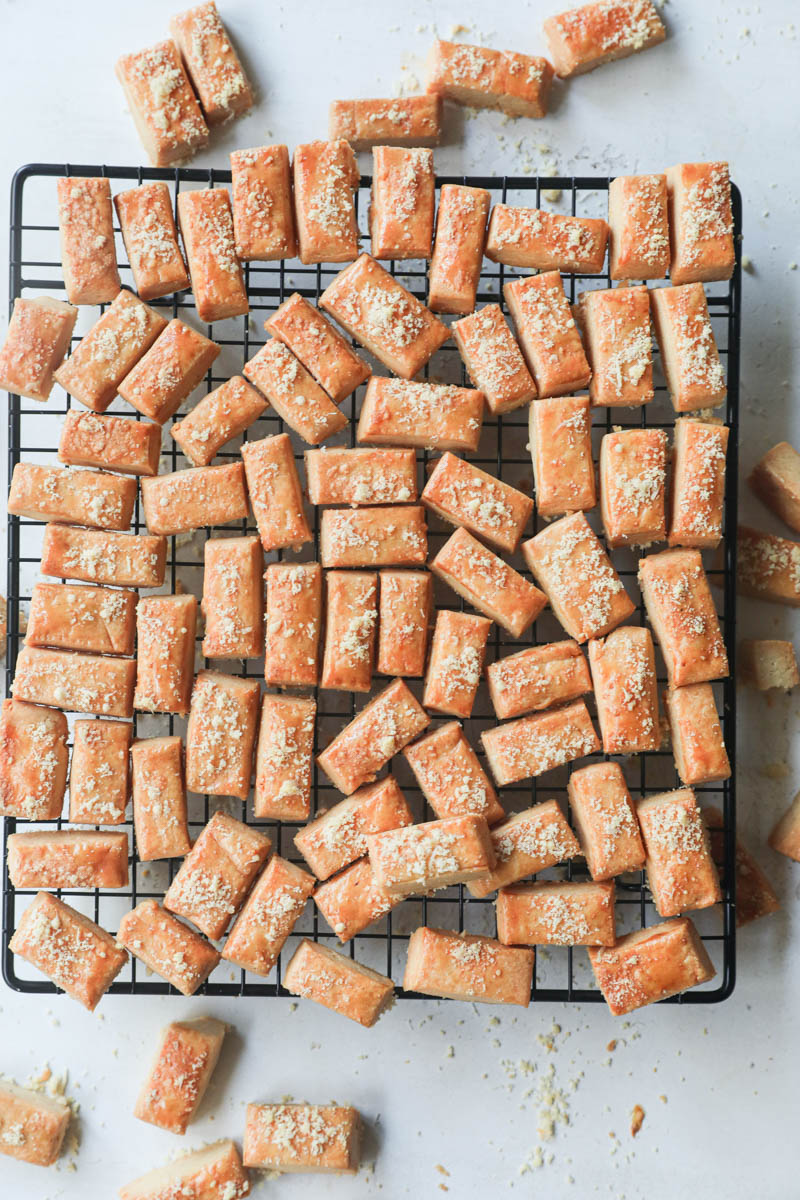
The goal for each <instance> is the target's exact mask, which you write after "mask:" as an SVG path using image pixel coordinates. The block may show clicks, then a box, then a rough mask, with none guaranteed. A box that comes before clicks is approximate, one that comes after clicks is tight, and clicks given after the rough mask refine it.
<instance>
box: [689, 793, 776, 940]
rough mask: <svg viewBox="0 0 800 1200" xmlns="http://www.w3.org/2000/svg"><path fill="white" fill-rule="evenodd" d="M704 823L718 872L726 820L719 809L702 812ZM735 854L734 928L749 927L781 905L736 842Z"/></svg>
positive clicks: (753, 863) (750, 856) (722, 855)
mask: <svg viewBox="0 0 800 1200" xmlns="http://www.w3.org/2000/svg"><path fill="white" fill-rule="evenodd" d="M703 820H704V821H705V823H706V825H707V826H708V832H709V837H710V839H711V854H712V857H713V859H714V861H715V863H716V864H717V868H718V870H719V871H720V872H722V871H723V870H724V866H725V840H726V836H727V834H726V830H725V818H724V817H723V815H722V813H721V812H720V811H719V809H718V808H704V809H703ZM735 853H736V865H735V875H736V928H737V929H739V928H741V926H742V925H749V924H750V922H751V921H758V920H760V918H761V917H768V916H770V914H771V913H774V912H777V911H778V910H779V909H780V907H781V902H780V900H779V899H778V897H777V896H776V895H775V891H774V889H773V887H772V884H771V883H770V881H769V879H768V878H767V876H766V875H765V874H764V872H763V871H762V869H761V867H760V866H759V865H758V863H757V862H756V860H755V858H753V855H752V854H751V853H750V851H749V850H748V849H747V847H746V846H744V845H743V844H742V843H741V842H740V841H739V839H738V838H736V841H735Z"/></svg>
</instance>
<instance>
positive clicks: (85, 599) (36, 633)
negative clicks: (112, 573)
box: [25, 583, 137, 655]
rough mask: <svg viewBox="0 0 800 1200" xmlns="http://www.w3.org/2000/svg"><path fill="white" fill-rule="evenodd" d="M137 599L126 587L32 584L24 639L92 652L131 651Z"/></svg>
mask: <svg viewBox="0 0 800 1200" xmlns="http://www.w3.org/2000/svg"><path fill="white" fill-rule="evenodd" d="M136 600H137V596H136V593H135V592H131V591H127V590H126V591H116V590H114V589H112V588H98V587H81V586H80V585H78V584H72V583H35V584H34V585H33V590H32V592H31V606H30V611H29V613H28V628H27V630H26V632H25V642H26V644H27V645H28V646H54V647H56V648H57V649H59V650H88V651H89V653H91V654H125V655H129V654H133V647H134V640H135V635H136Z"/></svg>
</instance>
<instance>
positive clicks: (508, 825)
mask: <svg viewBox="0 0 800 1200" xmlns="http://www.w3.org/2000/svg"><path fill="white" fill-rule="evenodd" d="M490 835H491V841H492V847H493V849H494V853H495V858H496V863H495V866H494V868H493V870H492V871H490V873H489V874H488V875H486V876H484V878H483V879H480V880H478V881H477V882H475V883H470V884H469V890H470V892H471V893H472V895H473V896H476V897H479V898H481V897H483V896H488V895H489V894H490V892H494V891H496V890H497V889H498V888H502V887H505V886H506V885H507V884H510V883H516V881H517V880H518V879H524V878H525V876H526V875H536V874H537V872H539V871H543V870H545V868H546V867H553V866H555V864H556V863H560V862H565V861H566V860H567V859H570V858H574V857H575V856H576V855H577V854H580V846H579V845H578V842H577V840H576V838H575V835H574V833H573V832H572V830H571V829H570V827H569V825H568V824H567V822H566V820H565V818H564V814H563V813H562V812H561V809H560V808H559V806H558V802H557V801H556V800H545V801H544V802H543V803H541V804H534V806H533V807H532V808H529V809H526V810H525V811H524V812H520V813H514V814H513V816H510V817H507V818H506V820H505V821H503V822H502V823H501V824H500V825H495V827H494V829H492V830H491V831H490Z"/></svg>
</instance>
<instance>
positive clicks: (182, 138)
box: [114, 39, 208, 167]
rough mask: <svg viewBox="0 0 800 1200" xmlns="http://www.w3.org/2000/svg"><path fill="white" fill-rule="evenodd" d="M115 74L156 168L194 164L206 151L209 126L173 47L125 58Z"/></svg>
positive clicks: (166, 44)
mask: <svg viewBox="0 0 800 1200" xmlns="http://www.w3.org/2000/svg"><path fill="white" fill-rule="evenodd" d="M114 69H115V71H116V75H117V79H118V80H119V81H120V83H121V84H122V90H123V91H124V93H125V99H126V100H127V103H128V108H129V110H130V114H131V116H132V117H133V123H134V125H135V126H136V132H137V133H138V134H139V137H140V139H141V142H142V145H143V146H144V148H145V151H146V153H147V156H148V158H149V159H150V162H151V163H152V164H153V166H154V167H168V166H170V165H171V164H172V163H177V162H180V161H181V160H182V159H187V158H191V157H192V155H193V154H194V153H195V151H197V150H200V149H202V147H203V146H205V145H207V143H208V126H207V125H206V123H205V121H204V120H203V114H202V113H201V111H200V105H199V104H198V103H197V99H196V97H195V94H194V92H193V91H192V88H191V84H190V83H189V80H188V78H187V77H186V72H185V71H184V69H183V63H182V62H181V56H180V54H179V53H178V47H177V46H176V45H175V43H174V42H173V41H171V40H169V39H168V40H167V41H164V42H158V43H157V44H156V45H155V46H151V47H149V49H147V50H139V51H137V52H136V53H134V54H125V55H123V56H122V58H120V59H118V60H117V63H116V66H115V68H114Z"/></svg>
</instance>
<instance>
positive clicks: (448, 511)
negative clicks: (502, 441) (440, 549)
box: [421, 450, 533, 554]
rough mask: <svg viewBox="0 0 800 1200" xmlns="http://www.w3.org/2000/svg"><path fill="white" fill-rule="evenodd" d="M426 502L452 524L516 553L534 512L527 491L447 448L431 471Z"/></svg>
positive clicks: (427, 505)
mask: <svg viewBox="0 0 800 1200" xmlns="http://www.w3.org/2000/svg"><path fill="white" fill-rule="evenodd" d="M421 499H422V503H423V504H424V505H425V506H426V508H429V509H430V510H431V512H434V513H436V515H437V516H439V517H441V518H442V520H444V521H447V522H448V524H450V525H463V526H464V528H465V529H468V530H469V531H470V533H474V534H475V535H476V537H481V538H484V539H485V540H486V541H487V542H490V543H491V545H493V546H496V547H497V548H498V549H499V550H505V551H506V552H507V553H509V554H513V553H514V551H515V550H516V549H517V547H518V545H519V541H520V538H521V537H522V534H523V531H524V529H525V526H526V525H527V523H528V521H529V520H530V518H531V515H532V513H533V501H532V500H531V499H530V497H529V496H526V495H525V493H524V492H520V491H518V489H517V488H513V487H511V486H510V485H509V484H507V483H503V481H502V480H500V479H497V478H495V476H493V475H489V474H488V472H486V471H482V470H481V469H480V468H479V467H474V466H473V465H472V463H469V462H467V461H466V460H465V459H463V458H457V457H456V455H455V454H451V453H450V451H449V450H446V451H445V453H444V454H443V455H442V457H441V458H440V459H439V461H438V462H437V463H436V466H435V467H434V469H433V471H432V472H431V474H430V476H429V478H428V482H427V483H426V484H425V487H424V489H423V492H422V497H421Z"/></svg>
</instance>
